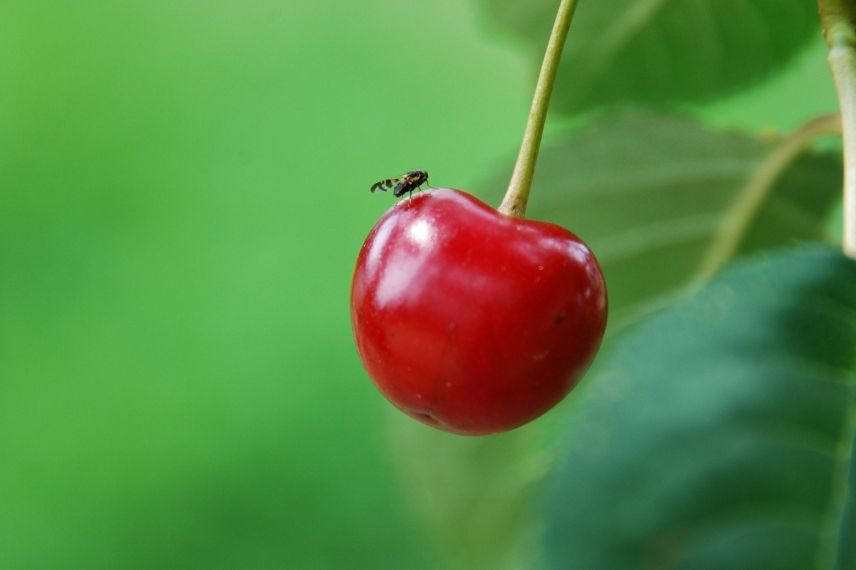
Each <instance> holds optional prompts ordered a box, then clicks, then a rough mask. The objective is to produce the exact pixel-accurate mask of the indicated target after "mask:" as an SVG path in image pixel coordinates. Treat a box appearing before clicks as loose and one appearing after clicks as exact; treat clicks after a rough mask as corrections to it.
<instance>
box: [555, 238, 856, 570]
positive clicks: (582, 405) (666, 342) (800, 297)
mask: <svg viewBox="0 0 856 570" xmlns="http://www.w3.org/2000/svg"><path fill="white" fill-rule="evenodd" d="M854 283H856V263H854V262H853V260H850V259H847V258H845V257H843V256H842V255H841V254H840V253H838V252H836V251H833V250H830V249H826V248H820V247H812V248H805V249H800V250H796V251H791V252H786V253H781V254H777V255H772V256H768V257H766V258H761V259H759V260H755V261H753V262H751V263H746V264H744V265H742V266H740V267H739V268H736V269H733V270H731V271H729V272H727V274H725V275H723V276H722V277H721V278H719V279H717V280H715V282H713V283H712V284H711V285H710V286H708V287H707V288H705V289H703V290H702V291H700V292H698V293H697V294H695V295H694V296H692V297H690V298H688V299H686V300H685V301H683V302H682V303H680V304H678V305H675V306H673V307H672V308H671V309H669V310H667V311H665V312H663V313H661V314H659V315H658V316H657V317H655V318H653V319H651V320H649V321H648V322H646V323H644V324H642V325H640V326H638V328H636V329H635V330H633V331H630V332H629V333H628V334H627V335H626V336H625V337H624V338H623V339H621V341H620V342H619V343H617V344H616V345H614V348H613V350H612V353H611V354H610V355H609V357H608V358H607V359H602V360H601V361H600V366H599V368H598V370H597V371H596V373H594V374H593V375H592V376H590V377H589V378H588V380H587V387H588V388H587V391H586V392H585V393H583V394H582V395H581V397H580V398H579V399H578V400H577V402H576V403H577V405H578V410H579V413H578V414H577V415H576V416H575V418H574V422H573V425H572V426H571V429H570V432H569V433H570V439H569V441H568V442H567V443H568V446H567V450H566V454H565V456H564V458H563V461H562V462H561V467H560V469H558V472H557V475H556V477H555V480H554V482H553V483H554V485H553V486H552V490H551V494H550V497H549V501H547V507H546V508H547V511H548V515H547V520H548V530H547V533H546V538H547V545H548V559H549V562H550V563H551V565H552V566H553V567H555V568H585V569H587V570H599V569H609V570H611V569H615V568H621V569H623V570H633V569H636V568H639V569H643V568H644V569H649V568H651V569H659V568H681V569H690V568H691V569H722V568H740V569H743V570H747V569H759V570H760V569H764V570H771V569H782V570H785V569H794V570H805V569H807V568H819V569H831V568H839V569H841V570H843V569H844V568H853V566H852V564H850V562H849V561H850V558H846V556H851V557H852V552H853V548H854V536H853V527H852V518H853V516H854V505H853V502H852V500H853V496H852V492H853V491H856V485H854V484H853V483H852V482H850V483H848V472H849V471H850V464H851V460H852V459H851V457H852V456H853V453H852V446H853V437H854V429H856V400H854V395H856V394H854V387H856V288H855V287H853V284H854ZM848 495H850V496H849V497H848ZM839 553H840V554H839ZM848 553H849V554H848ZM839 557H840V561H839V563H838V564H837V565H836V563H835V561H836V558H839Z"/></svg>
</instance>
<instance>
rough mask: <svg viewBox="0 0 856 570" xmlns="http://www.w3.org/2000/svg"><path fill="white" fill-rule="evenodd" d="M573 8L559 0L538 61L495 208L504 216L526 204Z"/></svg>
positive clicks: (519, 213)
mask: <svg viewBox="0 0 856 570" xmlns="http://www.w3.org/2000/svg"><path fill="white" fill-rule="evenodd" d="M576 7H577V0H562V2H561V4H559V11H558V13H557V14H556V21H555V23H554V24H553V31H552V33H551V34H550V41H549V42H548V43H547V51H546V53H545V54H544V61H543V63H542V64H541V73H540V74H539V75H538V83H537V84H536V85H535V95H534V97H533V98H532V107H531V108H530V109H529V120H528V121H527V122H526V130H525V131H524V133H523V143H522V144H521V145H520V153H519V154H518V155H517V162H516V163H515V164H514V172H513V173H512V175H511V182H509V184H508V190H507V191H506V193H505V197H504V198H503V199H502V204H500V206H499V208H498V209H499V211H500V212H502V213H503V214H505V215H507V216H512V217H515V218H522V217H523V216H524V214H525V213H526V203H527V202H528V201H529V191H530V190H531V189H532V177H533V176H534V175H535V163H536V162H537V161H538V149H539V148H540V147H541V136H542V135H543V134H544V123H545V122H546V120H547V109H548V107H549V106H550V95H551V94H552V93H553V84H554V83H555V82H556V73H557V72H558V70H559V61H560V60H561V59H562V50H563V48H564V47H565V39H566V38H567V37H568V29H569V28H570V27H571V20H572V19H573V18H574V11H575V10H576Z"/></svg>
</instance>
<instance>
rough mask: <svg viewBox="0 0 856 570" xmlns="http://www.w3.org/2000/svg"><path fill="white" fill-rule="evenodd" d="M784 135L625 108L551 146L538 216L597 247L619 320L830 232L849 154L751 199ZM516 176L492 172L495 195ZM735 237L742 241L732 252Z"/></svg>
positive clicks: (815, 160)
mask: <svg viewBox="0 0 856 570" xmlns="http://www.w3.org/2000/svg"><path fill="white" fill-rule="evenodd" d="M779 142H780V141H778V140H768V141H766V142H763V141H761V140H760V139H755V138H751V137H748V136H744V135H741V134H737V133H727V132H718V131H711V130H707V129H705V128H704V127H702V126H701V125H699V124H697V123H695V122H693V121H692V120H690V119H685V118H680V117H675V116H670V115H664V114H651V113H641V112H624V113H622V114H619V115H616V116H613V117H611V118H608V119H605V120H601V121H598V122H596V123H594V124H592V125H589V126H588V127H586V128H585V129H583V130H582V131H579V132H574V133H571V134H569V135H567V136H565V137H563V138H559V139H557V140H554V141H552V142H551V143H547V144H546V145H545V146H544V148H543V149H542V151H541V157H540V159H539V161H538V171H537V173H536V177H535V182H534V185H533V186H534V187H533V189H532V198H531V201H530V205H529V209H528V212H527V217H529V218H533V219H543V220H547V221H551V222H554V223H557V224H559V225H562V226H565V227H567V228H569V229H570V230H571V231H573V232H574V233H576V234H577V235H579V236H580V237H582V238H583V239H584V240H585V241H586V242H587V243H588V244H589V245H590V246H591V247H592V249H593V250H594V252H595V254H596V255H597V257H598V259H599V261H600V263H601V266H602V268H603V271H604V274H605V276H606V282H607V285H608V290H609V309H610V316H609V318H610V322H609V326H610V329H612V330H617V329H618V328H620V327H621V326H622V325H623V324H625V323H626V322H628V320H632V319H633V318H635V317H636V316H637V315H638V314H639V313H640V312H644V311H647V310H649V309H650V307H651V306H652V305H658V304H660V303H662V301H663V300H664V298H666V297H668V296H669V295H670V294H673V293H674V292H676V291H677V290H678V289H680V288H681V287H683V286H686V285H687V284H688V283H691V282H693V281H695V280H698V279H700V278H702V277H703V276H704V273H705V272H706V271H707V269H709V268H711V266H712V265H713V266H715V265H719V264H723V263H724V262H726V261H728V259H729V257H730V256H731V255H732V254H733V255H737V254H744V253H750V252H754V251H758V250H761V249H765V248H769V247H774V246H778V245H786V244H790V243H793V242H794V241H797V240H813V239H823V238H824V237H825V236H826V235H827V234H826V230H825V226H826V219H827V217H828V212H829V211H830V210H831V209H832V208H834V206H835V204H836V203H837V202H838V201H839V198H840V192H841V184H842V181H841V162H840V158H839V156H838V154H837V153H834V152H827V153H809V154H806V155H803V156H802V157H801V158H799V159H798V160H796V161H795V162H794V163H793V164H792V165H791V166H790V167H789V168H788V169H787V170H786V171H785V172H783V173H782V175H781V176H780V177H779V178H778V180H777V183H776V184H775V185H774V186H773V187H772V188H770V191H769V192H766V193H765V194H764V196H763V200H761V202H760V203H759V204H758V206H757V207H755V206H753V205H752V204H751V203H749V202H747V198H751V195H750V194H751V193H752V192H754V191H755V190H756V188H754V187H753V184H752V181H753V177H754V176H755V175H756V173H757V171H758V169H759V168H760V167H761V166H762V164H763V163H764V161H765V159H767V158H768V157H769V155H770V154H771V152H772V151H773V150H774V149H775V148H776V146H777V145H778V144H779ZM507 180H508V178H507V177H506V176H500V177H498V178H497V179H496V181H495V182H493V183H491V185H490V187H491V188H492V191H493V193H494V195H495V197H494V201H497V202H498V196H499V192H498V190H504V187H505V181H507ZM744 216H748V218H747V219H748V221H749V223H748V225H746V227H745V228H744V231H743V232H742V233H740V234H739V235H738V236H735V230H734V226H735V223H738V222H739V220H740V219H741V217H744ZM735 237H738V238H739V239H738V240H737V244H736V247H735V249H734V251H723V250H722V246H723V242H724V241H727V240H731V239H733V238H735ZM714 258H715V259H714Z"/></svg>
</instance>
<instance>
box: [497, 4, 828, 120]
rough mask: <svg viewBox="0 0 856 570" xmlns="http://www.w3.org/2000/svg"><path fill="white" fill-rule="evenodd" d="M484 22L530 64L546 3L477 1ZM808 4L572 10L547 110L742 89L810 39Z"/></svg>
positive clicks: (543, 30) (814, 24)
mask: <svg viewBox="0 0 856 570" xmlns="http://www.w3.org/2000/svg"><path fill="white" fill-rule="evenodd" d="M482 5H483V8H484V12H486V15H487V17H488V18H489V19H490V20H492V21H493V23H494V24H495V25H496V27H498V28H499V29H500V30H502V31H504V32H507V33H509V34H511V35H513V36H514V37H515V38H516V39H518V40H519V41H520V42H521V43H522V44H523V45H524V46H525V48H526V50H527V51H528V53H529V55H530V59H531V60H532V62H533V65H535V64H539V63H540V61H541V57H542V55H543V50H544V46H546V44H547V37H548V36H549V33H550V27H551V24H552V21H553V18H554V17H555V12H556V6H557V5H558V2H554V1H552V0H532V1H529V2H520V1H519V0H482ZM819 25H820V24H819V21H818V17H817V6H816V3H815V2H812V1H810V0H717V1H716V2H710V1H709V0H682V1H678V0H672V1H669V0H598V1H595V2H580V3H579V7H578V8H577V11H576V15H575V17H574V21H573V24H572V25H571V32H570V35H569V37H568V41H567V47H566V48H565V54H564V56H563V58H562V64H561V68H560V71H559V77H558V84H557V86H556V97H555V99H554V103H555V108H556V109H559V110H563V111H569V112H574V111H580V110H584V109H587V108H593V107H598V106H602V105H608V104H614V103H626V102H637V103H639V102H641V103H648V104H658V105H661V104H664V103H669V102H675V101H701V100H708V99H711V98H713V97H716V96H719V95H723V94H727V93H730V92H733V91H735V90H737V89H739V88H741V87H746V86H748V85H751V84H753V83H755V82H757V81H759V80H761V79H763V78H765V76H767V75H768V74H769V73H770V72H771V71H773V70H775V69H777V68H779V67H781V66H782V65H783V64H784V63H786V62H788V61H789V60H790V59H791V58H792V57H793V56H794V55H795V54H796V53H798V51H799V50H800V48H801V47H803V46H804V45H805V44H806V43H807V41H808V40H810V39H811V38H814V37H816V36H817V34H818V31H819Z"/></svg>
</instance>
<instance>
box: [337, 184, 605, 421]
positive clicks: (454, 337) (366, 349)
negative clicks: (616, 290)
mask: <svg viewBox="0 0 856 570" xmlns="http://www.w3.org/2000/svg"><path fill="white" fill-rule="evenodd" d="M351 318H352V321H353V329H354V336H355V339H356V343H357V348H358V350H359V353H360V357H361V358H362V361H363V364H364V365H365V367H366V370H367V371H368V373H369V376H370V377H371V378H372V380H373V381H374V382H375V384H376V385H377V387H378V388H379V389H380V391H381V392H382V393H383V394H384V395H385V396H386V398H387V399H389V401H390V402H392V403H393V404H394V405H395V406H397V407H398V408H399V409H401V410H402V411H404V412H405V413H407V414H409V415H411V416H413V417H414V418H416V419H418V420H420V421H422V422H424V423H426V424H429V425H432V426H434V427H437V428H440V429H443V430H446V431H450V432H455V433H460V434H470V435H477V434H488V433H495V432H500V431H505V430H509V429H512V428H515V427H518V426H520V425H522V424H525V423H526V422H528V421H530V420H532V419H534V418H536V417H538V416H540V415H541V414H542V413H544V412H545V411H547V410H548V409H550V408H551V407H553V406H554V405H555V404H557V403H558V402H559V401H560V400H561V399H562V398H564V397H565V395H566V394H567V393H568V392H569V391H570V389H571V388H572V387H573V386H574V385H575V384H576V382H577V380H578V379H579V378H580V376H581V375H582V373H583V372H584V371H585V369H586V368H587V367H588V365H589V363H590V362H591V360H592V358H593V357H594V354H595V352H596V350H597V348H598V346H599V344H600V341H601V338H602V337H603V332H604V329H605V327H606V287H605V284H604V280H603V275H602V273H601V270H600V267H599V266H598V264H597V261H596V260H595V258H594V255H593V254H592V252H591V251H590V250H589V248H588V247H587V246H586V245H585V244H584V243H583V242H582V241H581V240H580V239H579V238H578V237H576V236H575V235H574V234H572V233H571V232H569V231H568V230H566V229H564V228H561V227H559V226H556V225H553V224H548V223H544V222H538V221H532V220H525V219H520V218H512V217H509V216H506V215H504V214H502V213H500V212H498V211H497V210H495V209H493V208H491V207H490V206H488V205H487V204H485V203H483V202H481V201H479V200H478V199H476V198H474V197H473V196H471V195H469V194H466V193H464V192H461V191H459V190H452V189H445V188H444V189H436V190H432V191H426V192H421V193H419V194H417V195H414V196H413V197H412V198H407V199H403V200H402V201H400V202H399V203H398V204H396V205H395V206H394V207H393V208H392V209H390V210H389V211H388V212H387V213H386V214H385V215H384V216H383V217H382V218H381V219H380V221H379V222H378V223H377V225H375V227H374V228H373V229H372V231H371V232H370V233H369V235H368V237H367V238H366V241H365V243H364V244H363V247H362V249H361V250H360V254H359V257H358V259H357V265H356V270H355V272H354V280H353V284H352V288H351Z"/></svg>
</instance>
